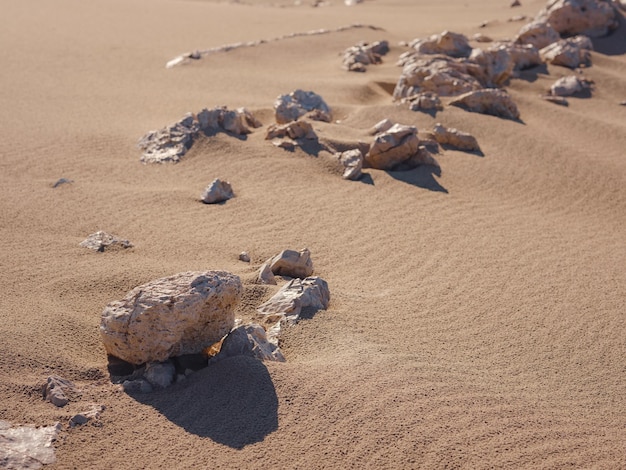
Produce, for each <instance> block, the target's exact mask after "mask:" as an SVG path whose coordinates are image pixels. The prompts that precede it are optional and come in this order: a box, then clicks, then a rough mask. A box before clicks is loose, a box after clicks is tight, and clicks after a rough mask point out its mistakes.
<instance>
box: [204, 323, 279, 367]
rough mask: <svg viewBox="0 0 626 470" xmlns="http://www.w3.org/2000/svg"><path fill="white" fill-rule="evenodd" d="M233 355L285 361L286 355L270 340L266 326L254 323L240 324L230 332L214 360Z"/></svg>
mask: <svg viewBox="0 0 626 470" xmlns="http://www.w3.org/2000/svg"><path fill="white" fill-rule="evenodd" d="M233 356H250V357H254V358H256V359H259V360H261V361H275V362H285V356H283V353H282V351H281V350H280V348H278V346H276V345H275V344H272V343H271V342H270V341H269V340H268V338H267V333H266V331H265V328H263V327H262V326H261V325H257V324H254V323H253V324H250V325H241V326H238V327H237V328H234V329H233V330H232V331H231V332H230V333H228V335H227V336H226V338H224V342H223V343H222V347H221V349H220V352H219V354H218V355H217V356H215V358H214V359H213V361H216V360H220V359H223V358H226V357H233Z"/></svg>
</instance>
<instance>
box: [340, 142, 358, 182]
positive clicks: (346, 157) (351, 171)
mask: <svg viewBox="0 0 626 470" xmlns="http://www.w3.org/2000/svg"><path fill="white" fill-rule="evenodd" d="M337 160H338V161H339V163H340V165H341V166H342V167H343V175H342V177H343V179H345V180H352V181H356V180H358V179H359V178H361V175H362V173H361V170H362V169H363V153H362V152H361V151H360V150H359V149H352V150H348V151H346V152H341V153H338V154H337Z"/></svg>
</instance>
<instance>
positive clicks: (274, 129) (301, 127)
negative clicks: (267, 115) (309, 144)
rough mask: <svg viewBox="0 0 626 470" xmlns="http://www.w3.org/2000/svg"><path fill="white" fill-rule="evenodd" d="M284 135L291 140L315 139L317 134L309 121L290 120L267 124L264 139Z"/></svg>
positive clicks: (282, 136)
mask: <svg viewBox="0 0 626 470" xmlns="http://www.w3.org/2000/svg"><path fill="white" fill-rule="evenodd" d="M285 137H288V138H290V139H292V140H298V139H308V140H314V139H317V134H315V131H314V130H313V126H311V123H310V122H307V121H291V122H288V123H285V124H271V125H270V126H268V128H267V133H266V134H265V139H266V140H271V139H276V138H279V139H280V138H285Z"/></svg>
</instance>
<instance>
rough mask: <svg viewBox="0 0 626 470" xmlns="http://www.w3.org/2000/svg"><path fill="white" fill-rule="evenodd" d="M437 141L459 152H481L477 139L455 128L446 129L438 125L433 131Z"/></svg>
mask: <svg viewBox="0 0 626 470" xmlns="http://www.w3.org/2000/svg"><path fill="white" fill-rule="evenodd" d="M432 134H433V137H434V138H435V140H436V141H437V142H438V143H439V144H441V145H443V146H449V147H452V148H455V149H458V150H467V151H470V152H473V151H480V146H479V145H478V141H477V140H476V138H475V137H474V136H473V135H471V134H468V133H467V132H461V131H459V130H458V129H455V128H448V127H444V126H442V125H441V124H439V123H437V124H436V125H435V127H434V128H433V130H432Z"/></svg>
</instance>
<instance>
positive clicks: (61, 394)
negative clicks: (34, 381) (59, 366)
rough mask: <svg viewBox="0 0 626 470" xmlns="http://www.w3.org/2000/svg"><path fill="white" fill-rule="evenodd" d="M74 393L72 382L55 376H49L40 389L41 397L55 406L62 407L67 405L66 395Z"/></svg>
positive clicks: (67, 398) (74, 388)
mask: <svg viewBox="0 0 626 470" xmlns="http://www.w3.org/2000/svg"><path fill="white" fill-rule="evenodd" d="M75 391H76V387H75V386H74V384H73V383H72V382H70V381H69V380H67V379H64V378H62V377H59V376H57V375H51V376H50V377H48V380H46V383H45V384H44V385H43V387H42V390H41V392H42V395H43V397H44V398H45V399H46V401H49V402H50V403H52V404H53V405H55V406H58V407H62V406H65V405H67V404H68V403H69V401H70V400H69V397H68V395H71V394H72V393H74V392H75Z"/></svg>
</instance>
